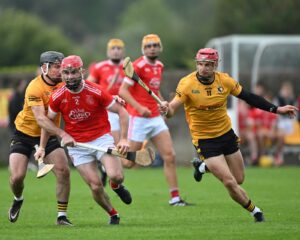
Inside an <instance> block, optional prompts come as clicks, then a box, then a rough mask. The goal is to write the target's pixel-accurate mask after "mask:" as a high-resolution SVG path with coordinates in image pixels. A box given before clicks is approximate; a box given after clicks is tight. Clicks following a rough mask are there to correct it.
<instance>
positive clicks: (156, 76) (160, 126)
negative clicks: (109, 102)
mask: <svg viewBox="0 0 300 240" xmlns="http://www.w3.org/2000/svg"><path fill="white" fill-rule="evenodd" d="M162 49H163V47H162V44H161V40H160V38H159V36H158V35H156V34H149V35H146V36H144V38H143V40H142V53H143V56H142V57H140V58H138V59H137V60H136V61H135V62H134V63H133V66H134V69H135V71H136V73H137V74H138V75H139V77H140V78H141V79H142V80H143V81H144V83H145V84H146V85H147V86H148V87H149V88H150V89H151V90H152V91H153V92H154V93H155V94H157V95H158V96H159V98H160V99H162V96H161V94H160V91H159V89H160V83H161V81H162V73H163V68H164V66H163V64H162V62H160V61H159V60H158V59H157V58H158V56H159V54H160V53H161V51H162ZM119 93H120V96H121V97H122V98H124V100H125V101H126V102H127V109H128V112H129V115H130V122H129V133H128V137H129V139H130V149H131V151H137V150H140V149H141V148H142V146H143V142H144V141H145V140H146V139H151V141H152V143H153V144H154V145H155V147H156V148H157V149H158V152H159V154H160V156H161V157H162V159H163V160H164V173H165V176H166V180H167V183H168V185H169V191H170V195H171V199H170V201H169V204H170V205H171V206H187V205H188V203H187V202H185V201H184V200H183V199H181V198H180V195H179V189H178V183H177V174H176V161H175V151H174V148H173V143H172V139H171V135H170V132H169V129H168V127H167V125H166V123H165V121H164V119H163V117H162V116H160V113H159V110H158V107H157V103H156V102H155V100H154V99H153V98H152V97H151V96H150V95H149V94H148V93H147V92H146V91H145V90H144V89H143V88H142V87H141V86H139V85H138V84H137V83H135V82H134V81H133V80H132V79H129V78H125V80H124V82H123V84H122V85H121V88H120V92H119ZM124 165H125V166H126V167H133V165H132V163H130V162H129V161H126V160H124Z"/></svg>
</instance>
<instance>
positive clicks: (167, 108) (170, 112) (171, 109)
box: [159, 98, 182, 118]
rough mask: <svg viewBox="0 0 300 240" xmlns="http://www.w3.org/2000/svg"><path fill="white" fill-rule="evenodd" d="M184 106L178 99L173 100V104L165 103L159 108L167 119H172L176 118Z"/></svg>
mask: <svg viewBox="0 0 300 240" xmlns="http://www.w3.org/2000/svg"><path fill="white" fill-rule="evenodd" d="M181 105H182V102H181V101H180V100H178V99H176V98H173V100H172V101H171V102H167V101H163V102H162V104H161V105H160V106H159V110H160V112H161V113H163V114H164V115H165V116H166V117H167V118H171V117H173V116H174V114H175V113H176V111H177V110H178V108H179V107H180V106H181Z"/></svg>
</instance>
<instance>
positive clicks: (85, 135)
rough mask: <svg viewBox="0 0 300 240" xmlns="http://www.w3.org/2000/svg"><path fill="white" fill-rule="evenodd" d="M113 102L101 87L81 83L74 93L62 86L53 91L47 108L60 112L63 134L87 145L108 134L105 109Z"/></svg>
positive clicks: (86, 82) (108, 125)
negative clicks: (63, 123)
mask: <svg viewBox="0 0 300 240" xmlns="http://www.w3.org/2000/svg"><path fill="white" fill-rule="evenodd" d="M113 103H114V100H113V97H112V96H111V95H110V94H109V93H107V92H106V91H105V90H103V89H102V87H101V86H99V85H97V84H95V83H92V82H89V81H84V82H83V87H82V89H81V91H80V92H78V93H73V92H70V90H69V89H68V88H67V87H66V86H65V85H64V86H63V87H61V88H59V89H58V90H57V91H55V92H54V93H53V94H52V95H51V98H50V102H49V109H50V110H51V111H53V112H55V113H58V112H61V113H62V117H63V119H64V121H65V131H66V132H67V133H68V134H70V135H71V136H72V137H73V138H74V139H75V140H76V141H77V142H88V141H92V140H94V139H96V138H98V137H100V136H102V135H104V134H106V133H109V132H110V124H109V121H108V115H107V108H108V107H110V106H111V105H112V104H113Z"/></svg>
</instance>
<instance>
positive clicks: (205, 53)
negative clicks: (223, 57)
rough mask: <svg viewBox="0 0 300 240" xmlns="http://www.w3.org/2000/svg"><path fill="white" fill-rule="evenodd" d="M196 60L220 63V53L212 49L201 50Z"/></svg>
mask: <svg viewBox="0 0 300 240" xmlns="http://www.w3.org/2000/svg"><path fill="white" fill-rule="evenodd" d="M195 60H196V61H197V62H218V61H219V54H218V51H217V50H215V49H212V48H201V49H200V50H199V51H198V52H197V54H196V58H195Z"/></svg>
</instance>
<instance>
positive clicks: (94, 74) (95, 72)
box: [90, 64, 98, 79]
mask: <svg viewBox="0 0 300 240" xmlns="http://www.w3.org/2000/svg"><path fill="white" fill-rule="evenodd" d="M97 66H98V65H97V64H94V65H93V66H91V68H90V75H91V76H92V77H94V78H96V79H98V67H97Z"/></svg>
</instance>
